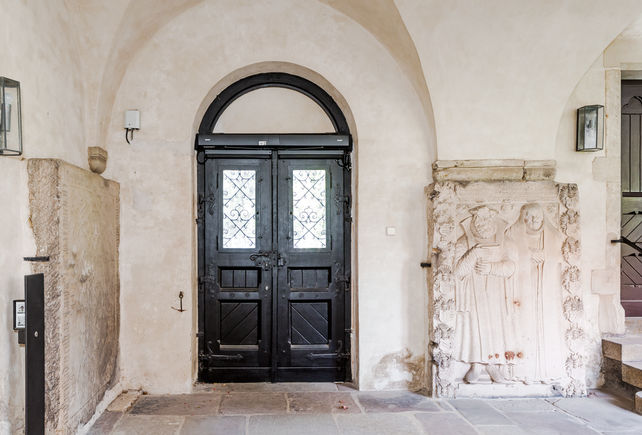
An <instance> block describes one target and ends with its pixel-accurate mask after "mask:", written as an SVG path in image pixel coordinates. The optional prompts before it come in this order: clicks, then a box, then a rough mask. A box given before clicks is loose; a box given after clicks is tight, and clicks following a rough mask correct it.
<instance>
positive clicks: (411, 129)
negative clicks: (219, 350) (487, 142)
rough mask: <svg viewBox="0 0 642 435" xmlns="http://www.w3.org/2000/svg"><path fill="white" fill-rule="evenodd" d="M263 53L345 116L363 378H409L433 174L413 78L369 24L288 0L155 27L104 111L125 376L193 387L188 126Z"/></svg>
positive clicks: (149, 383) (395, 381) (373, 382)
mask: <svg viewBox="0 0 642 435" xmlns="http://www.w3.org/2000/svg"><path fill="white" fill-rule="evenodd" d="M220 10H225V14H221V13H220ZM265 23H269V24H270V25H269V26H267V25H265ZM264 61H282V62H290V63H294V64H298V65H302V66H304V67H307V68H309V69H311V70H314V71H316V72H318V73H319V74H321V75H322V76H323V77H325V78H326V79H327V80H328V81H329V82H330V83H332V84H333V85H334V86H335V87H336V88H337V90H338V91H339V92H340V93H341V94H342V95H343V97H345V99H346V101H347V103H348V105H349V106H350V109H351V111H352V113H353V115H354V119H355V124H356V129H357V130H358V135H359V136H358V144H357V148H358V149H357V151H356V154H355V155H356V167H355V172H356V174H357V178H356V180H355V183H354V184H355V186H354V187H355V189H356V190H357V192H358V202H357V204H356V207H357V209H358V215H357V217H356V225H355V226H356V230H355V234H354V239H355V241H356V243H357V244H358V252H359V254H358V258H355V259H354V262H355V264H358V267H359V272H358V277H357V279H358V281H357V280H355V283H354V284H353V285H355V290H356V291H357V294H358V304H359V305H358V318H359V338H358V344H359V347H358V352H359V364H360V365H359V383H360V387H361V388H363V389H373V388H400V387H403V386H405V385H407V383H408V382H409V381H411V375H410V374H409V373H408V367H407V365H406V363H405V362H404V361H405V360H404V358H403V356H407V354H406V351H405V349H408V352H409V353H410V359H412V358H414V359H421V358H423V356H424V352H425V350H426V343H425V339H424V334H425V330H426V325H425V314H426V309H425V301H424V295H425V293H426V284H425V278H424V273H423V272H422V270H421V269H420V267H419V262H420V261H422V260H423V259H424V258H425V257H426V252H425V250H426V236H425V234H426V229H425V228H426V217H425V211H424V209H425V207H424V206H425V205H424V198H423V187H424V186H425V185H426V184H428V183H429V182H430V171H429V164H430V162H431V161H432V160H433V159H434V145H433V143H432V140H431V137H432V136H433V132H432V131H431V127H430V126H427V125H426V121H425V114H424V112H423V109H422V105H421V102H420V101H418V99H417V98H416V96H415V95H416V94H415V93H414V91H413V87H412V85H411V84H410V83H409V82H408V81H407V80H406V79H405V77H404V75H403V74H402V72H401V71H400V69H399V67H398V66H397V64H396V63H395V61H394V59H393V58H391V56H390V55H389V54H388V52H387V51H386V50H385V49H384V48H383V47H382V46H381V45H380V44H379V43H378V42H377V41H376V40H375V39H374V38H373V37H372V36H371V35H370V34H368V33H367V32H366V31H365V30H364V29H363V28H362V27H360V26H359V25H357V24H356V23H354V22H352V21H350V20H348V19H346V17H345V16H342V15H340V14H338V13H337V12H335V11H334V10H332V9H331V8H329V7H327V6H324V5H321V4H317V3H313V2H300V1H290V0H274V1H270V2H265V3H264V2H261V3H257V2H251V1H231V0H229V1H218V2H216V4H215V5H214V4H213V3H207V4H202V5H199V6H197V7H195V8H193V9H192V10H189V11H187V12H185V13H183V14H182V15H180V16H178V17H177V18H176V19H174V20H173V21H171V22H170V23H169V24H168V25H167V26H166V27H165V28H163V29H161V30H160V31H159V32H158V33H157V34H156V35H155V36H154V38H153V39H152V40H151V41H150V42H149V44H148V45H147V46H145V47H144V48H143V49H142V50H141V52H140V54H139V55H138V56H137V57H136V58H135V59H134V60H133V61H132V63H131V64H130V65H129V68H128V70H127V73H126V75H125V77H124V80H123V84H122V86H121V87H120V90H119V93H118V96H117V98H116V104H115V106H114V111H113V113H112V124H111V126H110V128H109V140H108V146H109V152H110V164H109V166H108V170H107V173H106V174H105V175H106V176H107V177H108V178H115V179H116V180H118V181H119V182H120V183H121V201H122V202H121V204H122V213H121V225H122V227H121V258H120V260H121V295H122V296H121V306H122V307H123V312H122V318H121V358H122V359H121V363H122V364H121V367H122V373H123V383H124V385H125V386H126V387H139V386H141V387H143V388H145V389H146V390H148V391H151V392H178V391H188V390H189V389H190V388H191V382H192V381H193V379H194V376H195V373H194V371H193V368H194V366H193V362H194V360H195V354H194V352H195V347H194V343H195V332H196V323H195V322H196V316H197V314H196V306H195V301H194V299H193V298H194V297H195V294H196V286H195V262H196V258H195V251H194V248H195V242H194V230H195V222H194V218H195V216H194V213H193V195H194V186H195V185H194V180H193V169H194V161H193V154H194V153H193V150H192V146H193V135H194V134H195V131H194V129H193V128H194V125H197V123H198V121H200V119H197V111H198V110H199V109H200V108H201V107H202V106H203V105H205V106H206V105H207V104H209V103H210V101H204V100H203V99H204V98H205V96H206V95H207V94H208V92H209V91H210V89H212V87H214V86H215V85H216V83H217V82H218V81H219V80H221V79H222V78H223V77H225V76H226V75H227V74H229V73H230V72H233V71H235V70H237V69H239V68H243V67H245V66H247V65H251V64H255V63H257V62H264ZM187 84H188V85H187ZM133 107H136V108H138V109H140V110H141V124H142V129H141V131H140V132H137V134H136V137H135V139H134V142H133V143H132V145H127V144H126V143H125V141H124V138H123V130H122V125H121V122H122V121H121V118H122V113H123V110H125V109H127V108H133ZM353 133H356V132H353ZM387 225H390V226H396V227H397V236H396V237H386V235H385V226H387ZM382 265H385V266H386V267H382ZM180 290H183V291H185V293H186V298H185V300H184V304H185V305H187V306H188V307H191V309H190V310H188V311H187V312H185V313H178V312H176V311H174V310H172V309H171V308H170V307H171V306H172V305H174V306H175V305H176V304H177V303H178V298H177V295H178V292H179V291H180ZM398 354H401V355H402V357H400V358H396V359H394V358H393V362H392V363H389V362H386V361H388V360H390V358H388V359H387V360H386V358H385V357H386V356H387V355H398ZM407 359H409V358H406V360H407ZM399 360H404V361H401V362H399ZM382 361H383V362H382ZM375 372H376V374H377V375H378V376H382V378H380V379H375Z"/></svg>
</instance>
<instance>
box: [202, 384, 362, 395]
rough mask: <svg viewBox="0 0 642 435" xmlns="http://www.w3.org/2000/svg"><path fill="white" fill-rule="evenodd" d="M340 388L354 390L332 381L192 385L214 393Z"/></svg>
mask: <svg viewBox="0 0 642 435" xmlns="http://www.w3.org/2000/svg"><path fill="white" fill-rule="evenodd" d="M339 386H341V388H347V389H349V390H352V391H355V390H354V389H352V388H351V387H344V386H343V385H342V384H334V383H332V382H310V383H305V382H283V383H276V384H271V383H268V382H247V383H237V384H232V383H230V384H202V383H198V384H196V385H195V386H194V391H203V392H215V393H228V392H230V393H231V392H238V393H303V392H322V391H325V392H333V391H339Z"/></svg>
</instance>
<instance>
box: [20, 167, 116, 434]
mask: <svg viewBox="0 0 642 435" xmlns="http://www.w3.org/2000/svg"><path fill="white" fill-rule="evenodd" d="M27 168H28V173H29V205H30V212H31V216H30V220H31V224H32V227H33V233H34V238H35V242H36V249H37V255H42V256H49V257H50V261H49V262H47V263H35V264H34V266H33V269H34V272H35V273H44V276H45V324H46V332H45V352H46V355H45V408H46V409H45V424H46V430H47V432H48V433H54V432H56V433H74V432H75V431H76V429H77V427H78V426H79V425H80V424H83V423H86V422H87V421H88V420H89V419H90V418H91V416H92V415H93V413H94V410H95V409H96V405H97V404H98V403H99V402H100V400H101V399H102V397H103V395H104V393H105V391H107V389H108V388H110V387H111V386H112V385H113V383H114V382H115V381H117V377H118V376H117V370H118V366H117V356H118V332H119V278H118V244H119V185H118V183H115V182H113V181H108V180H105V179H104V178H102V177H100V176H99V175H96V174H93V173H91V172H89V171H86V170H84V169H81V168H78V167H76V166H72V165H70V164H68V163H65V162H63V161H61V160H53V159H32V160H29V162H28V165H27Z"/></svg>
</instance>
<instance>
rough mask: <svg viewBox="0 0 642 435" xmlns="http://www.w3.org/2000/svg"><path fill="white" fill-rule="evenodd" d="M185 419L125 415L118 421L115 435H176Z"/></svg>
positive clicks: (166, 416)
mask: <svg viewBox="0 0 642 435" xmlns="http://www.w3.org/2000/svg"><path fill="white" fill-rule="evenodd" d="M183 420H184V417H179V416H173V415H172V416H170V415H131V414H125V415H123V417H122V418H121V419H120V420H118V423H116V426H114V430H113V431H112V432H111V433H112V434H113V435H151V434H153V435H175V434H177V433H178V430H179V429H180V427H181V425H182V424H183Z"/></svg>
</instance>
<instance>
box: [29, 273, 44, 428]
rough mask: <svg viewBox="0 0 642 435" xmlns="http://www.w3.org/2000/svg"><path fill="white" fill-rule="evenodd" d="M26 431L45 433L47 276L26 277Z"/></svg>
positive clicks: (39, 274)
mask: <svg viewBox="0 0 642 435" xmlns="http://www.w3.org/2000/svg"><path fill="white" fill-rule="evenodd" d="M25 301H26V304H25V305H26V313H27V322H26V336H27V337H26V339H27V343H26V345H25V356H26V357H25V434H26V435H40V434H44V433H45V279H44V275H43V274H42V273H38V274H35V275H26V276H25Z"/></svg>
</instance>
